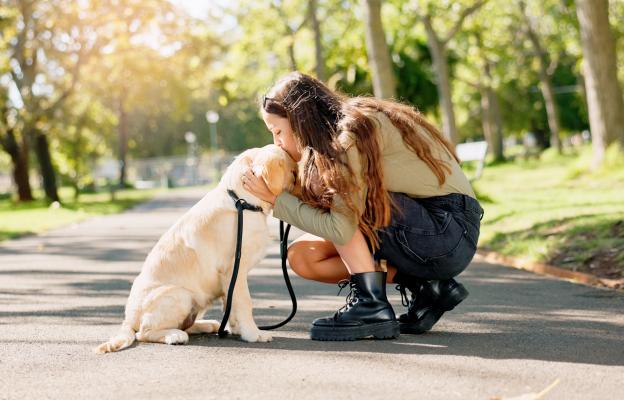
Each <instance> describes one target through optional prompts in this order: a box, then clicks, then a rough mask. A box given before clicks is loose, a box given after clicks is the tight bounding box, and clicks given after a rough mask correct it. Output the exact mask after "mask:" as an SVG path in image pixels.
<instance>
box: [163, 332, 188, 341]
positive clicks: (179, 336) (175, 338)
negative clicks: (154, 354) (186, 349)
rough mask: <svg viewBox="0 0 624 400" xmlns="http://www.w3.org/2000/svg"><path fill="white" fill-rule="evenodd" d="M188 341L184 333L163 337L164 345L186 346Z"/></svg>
mask: <svg viewBox="0 0 624 400" xmlns="http://www.w3.org/2000/svg"><path fill="white" fill-rule="evenodd" d="M188 341H189V335H188V334H187V333H186V332H183V331H179V332H175V333H169V334H168V335H165V343H166V344H186V343H188Z"/></svg>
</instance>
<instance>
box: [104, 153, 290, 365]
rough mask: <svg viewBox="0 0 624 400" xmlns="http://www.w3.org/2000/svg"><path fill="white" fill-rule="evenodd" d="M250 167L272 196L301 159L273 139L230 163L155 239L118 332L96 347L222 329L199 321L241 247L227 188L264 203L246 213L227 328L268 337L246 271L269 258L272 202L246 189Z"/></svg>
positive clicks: (286, 185) (248, 337)
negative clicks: (244, 182) (261, 326)
mask: <svg viewBox="0 0 624 400" xmlns="http://www.w3.org/2000/svg"><path fill="white" fill-rule="evenodd" d="M249 168H251V169H252V170H253V172H254V174H255V175H256V176H261V177H262V178H263V179H264V181H265V182H266V183H267V186H268V187H269V190H271V192H273V193H274V194H275V195H277V194H279V193H281V192H282V191H283V190H287V191H292V189H293V188H294V184H295V180H296V169H297V165H296V163H295V162H294V161H293V160H292V159H291V158H290V156H288V154H287V153H286V152H285V151H283V150H282V149H280V148H279V147H277V146H275V145H268V146H265V147H262V148H255V149H249V150H246V151H245V152H243V153H241V154H240V155H239V156H238V157H237V158H236V159H235V160H234V161H233V162H232V164H231V165H230V166H229V167H228V168H227V170H226V172H225V174H224V176H223V178H222V179H221V181H220V182H219V184H218V186H217V187H216V188H215V189H213V190H211V191H210V192H208V193H207V194H206V195H205V196H204V198H202V199H201V200H200V201H199V202H198V203H197V204H195V205H194V206H193V207H192V208H191V209H190V210H189V211H188V212H186V213H185V214H184V215H183V216H182V217H181V218H180V219H179V220H178V221H177V222H176V223H175V224H174V225H173V226H172V227H171V228H170V229H169V230H168V231H167V232H166V233H165V234H164V235H163V236H162V237H161V238H160V240H159V241H158V243H156V245H155V246H154V248H153V249H152V250H151V251H150V253H149V254H148V256H147V258H146V260H145V263H144V264H143V267H142V269H141V273H140V274H139V275H138V276H137V278H136V279H135V280H134V283H133V284H132V289H131V290H130V296H129V297H128V301H127V303H126V312H125V319H124V321H123V323H122V325H121V329H120V331H119V332H118V333H117V335H116V336H114V337H112V338H111V339H110V340H109V341H108V342H106V343H103V344H101V345H100V346H98V347H97V348H95V349H94V351H95V352H97V353H108V352H113V351H118V350H121V349H123V348H126V347H128V346H130V345H131V344H132V343H133V342H134V340H135V337H136V339H137V340H139V341H144V342H158V343H166V344H184V343H187V342H188V340H189V336H188V335H189V334H193V333H213V332H217V330H218V329H219V325H220V323H219V322H218V321H215V320H203V319H197V320H196V318H197V316H200V318H201V317H202V316H203V315H204V312H206V311H207V309H208V308H209V307H210V306H211V303H212V302H213V301H214V300H215V299H217V298H221V299H222V300H223V304H225V301H226V298H225V297H226V295H227V291H228V287H229V284H230V279H231V277H232V269H233V266H234V256H235V255H234V252H235V248H236V231H237V210H236V206H235V203H234V200H233V199H232V197H230V195H229V194H228V192H227V191H228V189H230V190H233V191H234V192H235V193H236V194H237V195H238V196H239V197H240V198H242V199H244V200H245V201H247V202H248V203H250V204H252V205H257V206H260V207H262V212H251V211H244V219H245V222H244V225H243V228H244V232H243V243H242V249H241V260H240V267H239V275H238V279H237V280H236V288H235V290H234V297H233V299H232V310H231V315H230V318H229V326H230V329H231V331H232V333H234V334H238V335H240V336H241V338H242V340H244V341H247V342H268V341H270V340H271V335H270V334H269V333H268V332H265V331H261V330H259V329H258V327H257V326H256V323H255V322H254V320H253V316H252V304H251V297H250V295H249V288H248V286H247V273H248V272H249V270H250V269H251V268H252V267H253V266H254V265H256V264H257V263H258V262H260V260H262V258H263V257H264V256H265V252H266V245H267V244H268V241H269V232H268V227H267V221H266V217H267V214H268V213H269V211H270V209H271V204H269V203H266V202H264V201H262V200H260V199H258V198H257V197H255V196H253V195H252V194H251V193H249V192H248V191H246V190H245V189H243V186H242V183H241V177H242V175H243V174H244V172H245V171H246V170H247V169H249Z"/></svg>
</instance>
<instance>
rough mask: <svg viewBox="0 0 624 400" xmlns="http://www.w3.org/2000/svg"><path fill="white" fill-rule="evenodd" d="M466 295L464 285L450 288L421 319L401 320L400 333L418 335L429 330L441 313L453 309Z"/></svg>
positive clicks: (466, 291)
mask: <svg viewBox="0 0 624 400" xmlns="http://www.w3.org/2000/svg"><path fill="white" fill-rule="evenodd" d="M466 297H468V290H467V289H466V288H465V287H464V285H461V284H460V285H458V286H457V287H455V288H453V290H451V292H450V294H449V295H448V296H446V297H445V300H446V301H443V302H439V303H437V304H436V307H435V308H434V309H432V310H431V311H429V312H428V313H427V314H426V315H425V316H424V317H423V318H422V319H421V320H419V321H418V322H413V323H409V322H401V323H400V329H401V333H408V334H412V335H420V334H423V333H425V332H427V331H430V330H431V328H433V326H434V325H435V324H436V322H438V321H439V320H440V317H442V314H444V313H445V312H446V311H451V310H452V309H454V308H455V307H456V306H457V305H458V304H459V303H461V302H462V301H464V299H466Z"/></svg>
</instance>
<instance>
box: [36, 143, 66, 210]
mask: <svg viewBox="0 0 624 400" xmlns="http://www.w3.org/2000/svg"><path fill="white" fill-rule="evenodd" d="M35 153H36V154H37V159H38V160H39V168H40V171H41V178H42V179H43V190H44V191H45V194H46V198H47V199H48V201H50V202H53V201H58V202H60V199H59V196H58V190H57V187H56V172H55V171H54V166H53V165H52V157H50V146H49V144H48V138H47V137H46V135H44V134H43V133H41V132H36V133H35Z"/></svg>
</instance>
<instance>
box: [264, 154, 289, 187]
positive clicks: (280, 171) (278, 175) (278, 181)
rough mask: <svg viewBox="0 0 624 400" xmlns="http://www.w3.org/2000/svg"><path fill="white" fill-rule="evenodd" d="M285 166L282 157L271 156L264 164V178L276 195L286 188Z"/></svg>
mask: <svg viewBox="0 0 624 400" xmlns="http://www.w3.org/2000/svg"><path fill="white" fill-rule="evenodd" d="M284 168H285V165H284V160H282V158H271V159H269V160H268V161H267V162H266V164H264V165H263V166H262V179H264V181H265V182H266V184H267V186H268V187H269V190H270V191H271V193H273V194H274V195H276V196H277V195H279V194H280V193H282V190H283V189H284Z"/></svg>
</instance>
